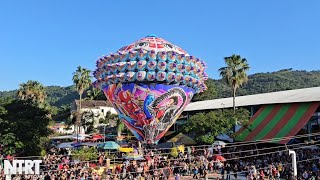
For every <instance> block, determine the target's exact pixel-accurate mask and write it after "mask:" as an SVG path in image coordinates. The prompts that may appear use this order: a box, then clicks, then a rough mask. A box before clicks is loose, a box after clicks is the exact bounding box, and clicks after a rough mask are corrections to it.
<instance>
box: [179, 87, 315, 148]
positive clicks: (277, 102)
mask: <svg viewBox="0 0 320 180" xmlns="http://www.w3.org/2000/svg"><path fill="white" fill-rule="evenodd" d="M232 104H233V103H232V97H230V98H222V99H214V100H207V101H199V102H194V103H190V104H189V105H188V106H187V108H186V109H185V112H184V113H185V114H186V115H187V116H190V115H192V114H194V113H197V112H201V111H210V110H216V109H224V108H232V107H233V105H232ZM319 105H320V87H313V88H304V89H295V90H287V91H279V92H272V93H263V94H256V95H248V96H238V97H236V107H237V108H239V107H243V108H246V109H248V110H249V111H250V113H251V118H250V120H249V125H248V126H247V127H242V128H239V129H238V131H237V133H238V135H239V136H238V139H237V140H240V141H256V140H267V139H268V140H270V139H272V141H273V142H274V143H280V144H287V143H288V142H289V141H290V140H292V138H291V137H292V136H295V135H297V134H308V133H309V134H310V133H319V131H320V107H319ZM286 137H289V138H286ZM308 138H309V140H310V138H311V136H309V137H308Z"/></svg>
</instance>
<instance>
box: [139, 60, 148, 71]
mask: <svg viewBox="0 0 320 180" xmlns="http://www.w3.org/2000/svg"><path fill="white" fill-rule="evenodd" d="M146 66H147V61H143V60H140V61H138V62H137V68H138V70H140V71H141V70H145V68H146Z"/></svg>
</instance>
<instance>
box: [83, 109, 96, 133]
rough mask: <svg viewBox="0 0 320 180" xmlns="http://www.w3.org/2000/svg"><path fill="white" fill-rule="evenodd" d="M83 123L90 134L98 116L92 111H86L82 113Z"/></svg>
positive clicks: (86, 131)
mask: <svg viewBox="0 0 320 180" xmlns="http://www.w3.org/2000/svg"><path fill="white" fill-rule="evenodd" d="M80 116H81V120H80V121H81V125H82V126H83V127H84V130H85V133H86V134H90V133H92V132H93V124H94V119H95V118H97V115H95V114H94V113H93V112H92V111H85V112H83V113H81V115H80Z"/></svg>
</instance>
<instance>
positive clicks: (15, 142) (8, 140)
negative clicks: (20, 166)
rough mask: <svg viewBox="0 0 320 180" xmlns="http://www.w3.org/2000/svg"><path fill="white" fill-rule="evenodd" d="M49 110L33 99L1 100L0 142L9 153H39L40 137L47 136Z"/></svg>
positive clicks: (48, 132) (48, 131)
mask: <svg viewBox="0 0 320 180" xmlns="http://www.w3.org/2000/svg"><path fill="white" fill-rule="evenodd" d="M48 114H49V111H48V110H46V109H44V108H40V107H39V106H38V104H35V103H33V102H32V101H31V100H27V101H21V100H17V99H16V100H8V99H6V100H3V99H2V100H0V144H2V145H4V147H3V151H4V152H5V153H7V154H18V155H21V154H23V155H39V153H40V152H41V146H40V138H42V137H47V136H48V135H49V134H50V133H51V131H50V130H49V129H48V124H49V123H50V118H49V117H48V116H47V115H48Z"/></svg>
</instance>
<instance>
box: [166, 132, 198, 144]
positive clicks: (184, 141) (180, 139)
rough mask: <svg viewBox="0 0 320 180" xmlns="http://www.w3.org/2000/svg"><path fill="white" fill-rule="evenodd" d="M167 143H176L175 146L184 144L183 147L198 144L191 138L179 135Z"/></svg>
mask: <svg viewBox="0 0 320 180" xmlns="http://www.w3.org/2000/svg"><path fill="white" fill-rule="evenodd" d="M167 142H174V143H175V144H179V145H180V144H183V145H196V144H197V143H196V142H195V141H194V140H193V139H192V138H190V137H189V136H187V135H185V134H182V133H179V134H178V135H176V136H174V137H173V138H171V139H169V140H168V141H167Z"/></svg>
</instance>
